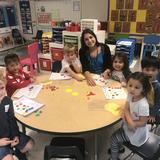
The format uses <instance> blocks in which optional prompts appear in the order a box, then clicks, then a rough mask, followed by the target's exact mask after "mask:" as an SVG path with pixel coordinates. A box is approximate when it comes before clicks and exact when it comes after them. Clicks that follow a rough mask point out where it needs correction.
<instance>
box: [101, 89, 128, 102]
mask: <svg viewBox="0 0 160 160" xmlns="http://www.w3.org/2000/svg"><path fill="white" fill-rule="evenodd" d="M103 92H104V95H105V97H106V99H126V98H127V94H126V92H125V91H124V89H123V88H122V87H103Z"/></svg>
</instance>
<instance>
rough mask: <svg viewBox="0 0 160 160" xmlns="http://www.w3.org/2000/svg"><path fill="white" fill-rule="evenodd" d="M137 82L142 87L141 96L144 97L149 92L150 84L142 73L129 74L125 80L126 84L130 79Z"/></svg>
mask: <svg viewBox="0 0 160 160" xmlns="http://www.w3.org/2000/svg"><path fill="white" fill-rule="evenodd" d="M131 78H132V79H134V80H138V81H139V82H140V83H141V84H142V86H143V92H142V94H143V96H146V95H147V94H148V93H149V91H150V90H151V84H150V81H149V78H148V77H147V76H146V75H145V74H144V73H142V72H134V73H131V74H130V75H129V76H128V78H127V83H128V81H129V80H130V79H131Z"/></svg>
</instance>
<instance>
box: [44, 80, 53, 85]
mask: <svg viewBox="0 0 160 160" xmlns="http://www.w3.org/2000/svg"><path fill="white" fill-rule="evenodd" d="M52 83H53V82H52V81H47V82H44V83H42V84H43V85H49V84H52Z"/></svg>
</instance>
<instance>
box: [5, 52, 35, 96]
mask: <svg viewBox="0 0 160 160" xmlns="http://www.w3.org/2000/svg"><path fill="white" fill-rule="evenodd" d="M4 62H5V65H6V70H7V73H6V80H7V84H6V90H7V95H8V96H10V97H11V96H12V95H13V93H14V92H15V91H16V90H17V89H19V88H23V87H26V86H27V85H29V84H30V83H32V82H34V78H33V77H31V76H30V75H29V74H28V73H26V72H24V71H23V69H22V67H21V65H20V59H19V57H18V55H17V54H14V53H13V54H8V55H7V56H5V58H4Z"/></svg>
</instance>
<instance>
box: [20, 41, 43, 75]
mask: <svg viewBox="0 0 160 160" xmlns="http://www.w3.org/2000/svg"><path fill="white" fill-rule="evenodd" d="M27 52H28V56H27V57H26V58H24V59H21V65H22V67H23V66H28V67H29V71H30V73H31V75H34V74H35V69H37V71H38V72H39V71H40V70H39V64H38V43H37V42H33V43H32V44H29V45H28V46H27Z"/></svg>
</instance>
